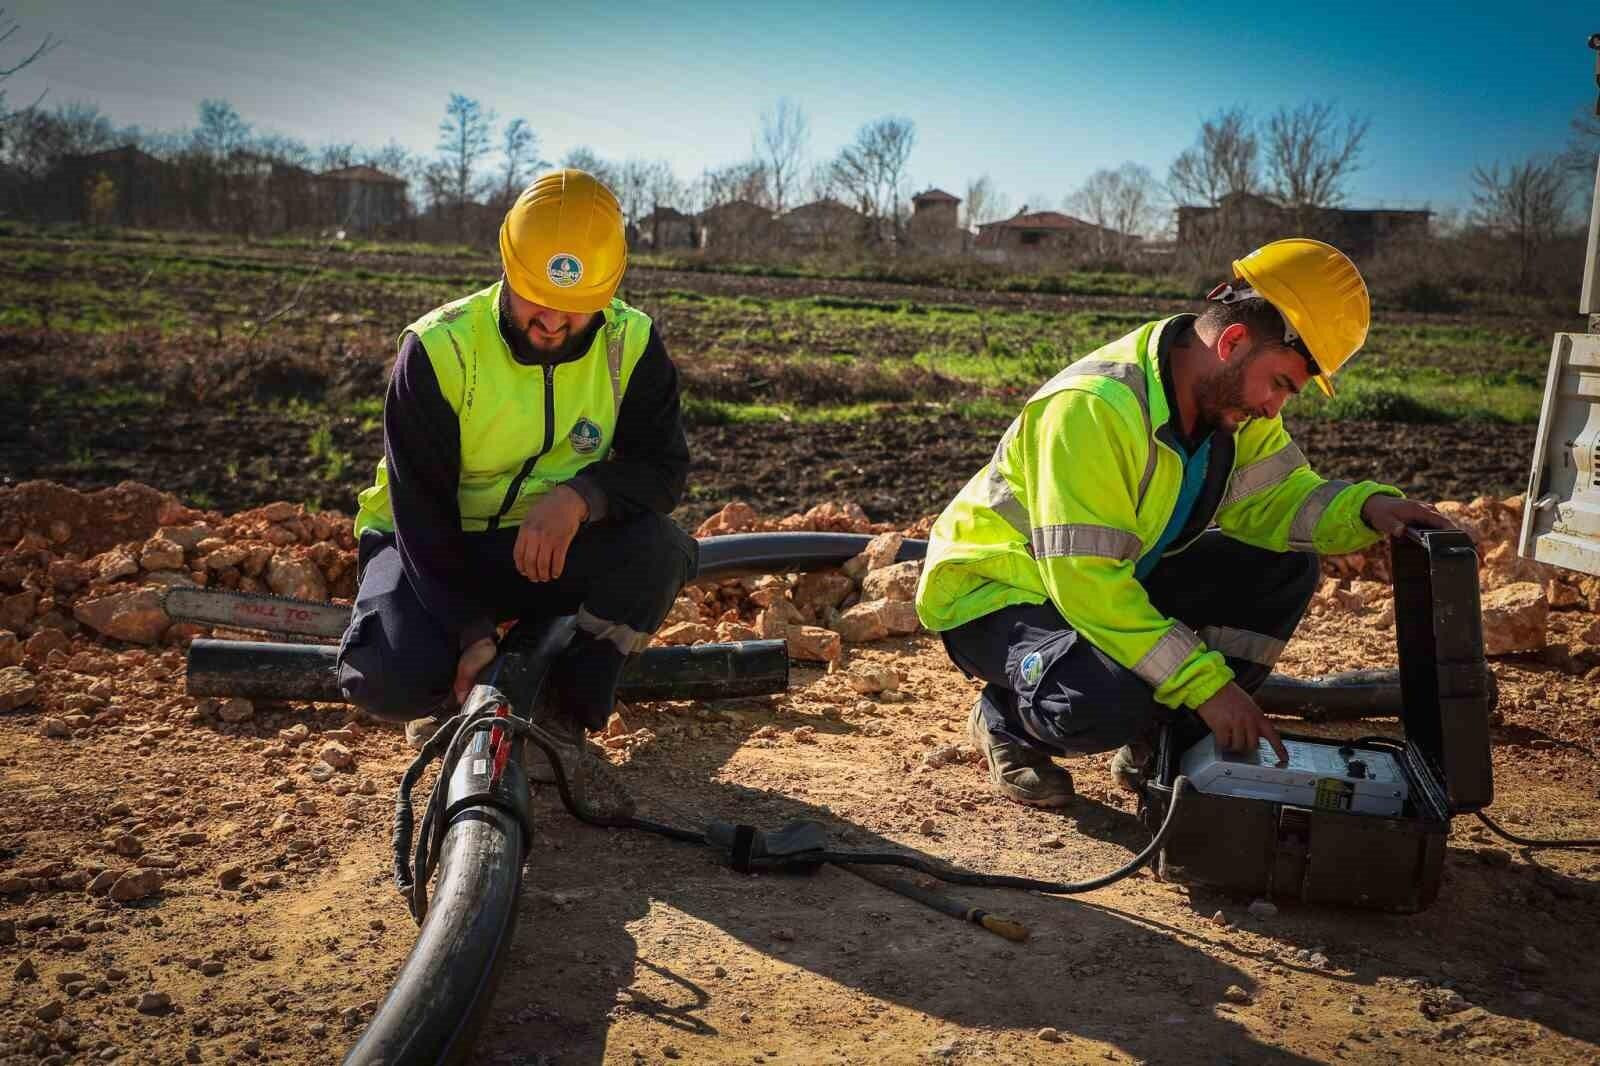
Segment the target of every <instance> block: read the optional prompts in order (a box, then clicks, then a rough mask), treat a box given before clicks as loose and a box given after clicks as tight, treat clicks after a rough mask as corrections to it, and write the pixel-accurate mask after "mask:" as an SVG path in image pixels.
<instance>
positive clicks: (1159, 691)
mask: <svg viewBox="0 0 1600 1066" xmlns="http://www.w3.org/2000/svg"><path fill="white" fill-rule="evenodd" d="M1191 320H1192V316H1180V318H1176V319H1164V320H1161V321H1157V322H1150V323H1147V324H1145V325H1144V326H1142V327H1140V328H1139V329H1137V330H1135V331H1134V332H1132V333H1130V334H1128V335H1127V336H1126V337H1123V338H1121V339H1120V340H1117V341H1113V342H1112V343H1111V344H1108V345H1106V346H1105V347H1104V348H1101V349H1099V350H1098V351H1096V352H1093V353H1091V354H1090V355H1088V356H1086V357H1085V358H1083V359H1081V360H1079V361H1078V362H1076V363H1073V364H1072V365H1071V366H1069V367H1067V368H1066V369H1065V370H1063V371H1061V373H1059V374H1057V375H1056V376H1055V377H1054V378H1052V379H1051V380H1050V381H1049V382H1047V383H1046V384H1045V385H1044V386H1043V387H1042V388H1041V389H1039V391H1038V392H1036V393H1034V395H1033V397H1032V399H1030V400H1029V401H1028V403H1027V404H1026V406H1024V407H1023V409H1022V413H1021V414H1020V415H1018V416H1017V418H1016V420H1015V421H1014V422H1012V423H1011V427H1010V428H1009V429H1007V430H1006V432H1005V434H1004V436H1002V437H1001V439H1000V444H999V446H998V447H997V448H996V449H995V453H994V457H993V458H992V459H991V460H990V461H989V463H988V464H987V465H986V466H985V467H984V468H983V469H982V470H980V471H978V473H977V474H976V476H974V477H973V478H972V480H971V481H969V482H967V485H966V487H965V488H963V489H962V490H961V492H960V493H959V494H958V495H957V496H956V498H955V499H954V500H953V501H952V502H951V503H950V505H949V506H948V507H946V508H945V509H944V513H943V514H941V515H940V516H939V519H938V521H937V522H936V523H935V524H934V527H933V531H932V533H931V535H930V537H929V541H928V555H927V561H926V564H925V565H924V568H923V573H922V578H921V580H920V582H919V583H918V585H917V613H918V615H919V616H920V617H921V619H922V624H923V625H925V626H927V627H928V628H929V629H931V630H934V631H935V632H939V631H942V630H947V629H953V628H955V627H956V626H959V625H962V624H964V623H966V622H970V621H972V620H973V619H975V618H980V617H982V616H983V615H986V614H989V613H991V612H993V611H996V610H999V609H1000V608H1002V607H1007V606H1010V605H1012V604H1038V603H1044V602H1045V601H1046V600H1048V601H1050V602H1051V603H1053V604H1054V605H1055V607H1056V609H1057V610H1059V611H1060V612H1061V614H1062V617H1064V618H1065V619H1066V620H1067V621H1068V622H1070V623H1071V624H1072V626H1073V627H1074V628H1075V629H1077V630H1078V632H1079V633H1081V634H1082V635H1083V636H1084V637H1085V638H1086V639H1088V640H1089V641H1090V642H1091V643H1093V644H1094V646H1095V647H1097V648H1099V649H1100V650H1101V651H1102V652H1104V653H1105V654H1106V655H1109V656H1110V657H1111V658H1112V659H1114V660H1115V661H1116V662H1118V663H1120V664H1121V665H1122V666H1124V667H1127V668H1128V669H1130V670H1132V671H1134V673H1136V674H1137V675H1138V676H1139V677H1140V678H1142V679H1143V680H1144V681H1145V682H1147V683H1148V684H1149V685H1150V687H1151V689H1152V690H1153V691H1154V694H1155V698H1156V700H1157V701H1158V702H1160V703H1162V704H1165V705H1166V706H1169V707H1178V706H1184V707H1191V708H1193V707H1198V706H1199V705H1200V704H1202V703H1204V702H1205V701H1206V700H1207V699H1209V698H1210V697H1211V696H1212V695H1213V694H1215V693H1216V692H1217V690H1218V689H1220V688H1222V687H1223V686H1224V685H1226V684H1227V683H1228V682H1229V681H1230V680H1232V678H1233V671H1232V670H1230V669H1229V668H1228V666H1227V664H1226V663H1225V662H1224V661H1223V657H1222V654H1221V653H1220V652H1217V651H1214V650H1212V649H1209V648H1207V647H1206V646H1205V644H1204V643H1202V642H1201V640H1200V638H1199V637H1198V636H1196V635H1195V633H1194V632H1193V631H1191V630H1190V629H1189V628H1188V627H1187V626H1185V625H1183V624H1182V623H1181V622H1178V621H1175V620H1173V619H1171V618H1167V617H1165V616H1164V615H1162V614H1161V612H1159V611H1157V610H1156V609H1155V608H1154V607H1153V606H1152V605H1151V603H1150V599H1149V596H1148V595H1146V593H1145V590H1144V586H1142V585H1141V584H1140V583H1139V582H1138V581H1137V580H1136V579H1135V578H1134V567H1135V565H1136V564H1137V563H1138V561H1139V559H1140V558H1141V557H1142V556H1143V555H1144V554H1145V553H1146V552H1148V551H1150V550H1151V549H1152V548H1153V547H1154V546H1155V545H1156V542H1157V541H1158V539H1159V538H1160V537H1161V534H1162V532H1163V531H1164V530H1165V529H1166V527H1167V524H1168V521H1169V520H1170V519H1171V517H1172V514H1173V510H1174V506H1175V505H1176V503H1177V500H1178V493H1179V489H1180V487H1181V483H1182V478H1183V461H1182V459H1181V458H1180V455H1179V452H1178V451H1177V450H1176V448H1175V447H1174V445H1175V443H1176V439H1177V438H1176V433H1175V429H1174V427H1172V426H1169V425H1168V422H1169V420H1171V419H1172V418H1173V417H1175V412H1172V411H1169V410H1168V407H1167V400H1166V393H1165V391H1164V390H1163V388H1162V384H1161V376H1160V362H1159V359H1158V345H1159V343H1160V339H1161V337H1162V334H1163V331H1164V330H1167V329H1169V328H1170V329H1174V330H1176V329H1179V328H1181V327H1182V326H1183V325H1185V324H1186V323H1187V322H1188V321H1191ZM1230 444H1231V447H1229V445H1230ZM1210 462H1211V464H1212V468H1213V469H1212V474H1213V475H1214V476H1218V477H1220V476H1221V473H1223V472H1226V473H1227V483H1226V488H1225V490H1223V491H1221V492H1220V493H1218V492H1215V491H1213V492H1211V493H1202V497H1201V498H1202V504H1198V505H1197V506H1203V505H1204V502H1205V501H1206V500H1207V498H1208V497H1209V500H1210V505H1211V506H1212V507H1214V511H1213V513H1212V514H1211V515H1209V516H1208V515H1191V516H1190V519H1189V521H1188V522H1186V523H1185V529H1188V530H1204V529H1205V528H1206V527H1207V526H1209V525H1215V526H1217V527H1220V528H1221V530H1222V531H1223V532H1224V533H1226V534H1227V535H1229V536H1231V537H1234V538H1236V539H1238V540H1240V541H1243V542H1245V543H1247V544H1252V545H1255V546H1257V547H1260V548H1265V549H1268V550H1271V551H1288V550H1297V551H1315V552H1319V553H1322V554H1339V553H1343V552H1350V551H1358V550H1360V549H1362V548H1365V547H1367V546H1368V545H1370V544H1372V543H1373V542H1374V541H1375V540H1377V538H1378V534H1377V533H1375V532H1374V531H1373V530H1372V529H1371V528H1370V527H1368V526H1367V525H1366V523H1365V522H1363V521H1362V520H1361V508H1362V505H1363V504H1365V503H1366V501H1367V499H1368V498H1369V497H1371V496H1373V495H1376V494H1379V493H1384V494H1389V495H1394V496H1398V495H1400V493H1399V491H1398V490H1397V489H1394V488H1391V487H1389V486H1386V485H1379V484H1376V483H1374V482H1362V483H1360V484H1357V485H1352V484H1349V483H1347V482H1342V481H1328V480H1325V479H1323V478H1321V477H1318V476H1317V475H1316V474H1315V473H1313V472H1312V470H1311V468H1310V467H1309V466H1308V465H1307V464H1306V460H1305V456H1303V455H1302V454H1301V453H1300V449H1299V448H1297V447H1295V445H1294V443H1293V442H1292V441H1291V440H1290V439H1289V435H1288V433H1287V432H1285V430H1284V428H1283V422H1282V420H1281V419H1277V418H1272V419H1251V420H1249V421H1246V422H1244V423H1243V424H1242V425H1241V426H1240V427H1239V429H1238V430H1237V431H1236V432H1235V433H1234V434H1233V435H1232V438H1231V441H1230V440H1229V439H1228V438H1226V437H1222V438H1219V439H1218V441H1217V442H1216V443H1215V444H1214V445H1213V447H1212V450H1211V456H1210ZM1207 480H1208V481H1210V480H1211V478H1210V476H1208V479H1207ZM1192 539H1193V538H1190V540H1189V541H1182V540H1180V541H1179V542H1175V543H1173V544H1172V546H1171V547H1170V548H1169V549H1167V551H1166V552H1165V553H1164V554H1167V555H1170V554H1173V553H1175V552H1179V551H1182V550H1183V549H1184V548H1185V547H1186V546H1187V544H1188V543H1190V542H1192Z"/></svg>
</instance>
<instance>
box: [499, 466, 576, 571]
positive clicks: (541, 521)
mask: <svg viewBox="0 0 1600 1066" xmlns="http://www.w3.org/2000/svg"><path fill="white" fill-rule="evenodd" d="M588 517H589V505H588V503H586V502H585V501H584V498H583V495H582V493H580V492H578V490H577V489H574V488H569V487H567V486H566V485H557V486H556V487H555V488H553V489H551V490H550V491H549V492H547V493H545V494H544V495H543V496H540V497H539V498H538V499H537V500H535V501H533V506H532V507H530V508H528V514H527V517H525V518H523V520H522V526H521V527H520V528H519V529H518V530H517V545H516V547H515V548H514V549H513V550H512V557H513V558H514V559H515V560H516V563H517V570H518V571H519V572H521V574H522V576H523V577H525V578H527V579H528V580H529V581H554V580H555V579H556V578H558V577H560V576H561V571H562V568H563V567H565V566H566V565H567V549H568V548H569V547H571V546H572V538H573V537H575V536H577V533H578V527H579V526H580V525H582V524H583V520H584V519H585V518H588Z"/></svg>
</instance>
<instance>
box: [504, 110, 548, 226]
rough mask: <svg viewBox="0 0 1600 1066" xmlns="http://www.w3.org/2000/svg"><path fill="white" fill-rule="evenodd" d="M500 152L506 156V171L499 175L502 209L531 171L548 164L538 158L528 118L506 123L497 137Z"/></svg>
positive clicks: (520, 189)
mask: <svg viewBox="0 0 1600 1066" xmlns="http://www.w3.org/2000/svg"><path fill="white" fill-rule="evenodd" d="M500 153H501V154H502V155H503V156H505V169H504V170H503V171H501V174H500V197H499V199H500V204H501V206H504V207H509V206H510V205H511V201H512V200H514V199H516V197H517V194H518V193H520V192H521V191H522V187H523V185H525V184H527V181H528V179H529V177H531V176H532V174H533V172H534V171H536V170H538V169H539V168H541V167H544V166H546V165H548V164H546V162H545V161H544V160H543V159H542V158H540V156H539V135H538V134H537V133H535V132H533V127H531V126H529V125H528V120H527V119H522V118H514V119H512V120H511V121H510V122H508V123H506V128H505V130H504V132H503V133H502V134H501V136H500Z"/></svg>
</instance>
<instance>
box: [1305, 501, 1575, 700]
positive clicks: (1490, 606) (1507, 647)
mask: <svg viewBox="0 0 1600 1066" xmlns="http://www.w3.org/2000/svg"><path fill="white" fill-rule="evenodd" d="M1522 504H1523V501H1522V497H1521V496H1512V497H1510V498H1509V499H1505V500H1498V499H1495V498H1494V497H1492V496H1479V497H1478V498H1477V499H1475V500H1472V501H1470V502H1468V503H1458V502H1454V501H1447V502H1444V503H1441V504H1439V505H1438V506H1439V510H1440V511H1441V512H1442V513H1443V514H1445V515H1446V516H1448V517H1449V518H1450V519H1451V521H1453V522H1455V523H1456V524H1457V525H1459V526H1460V527H1461V528H1462V529H1463V530H1465V531H1466V532H1467V534H1468V535H1469V536H1470V537H1472V539H1473V541H1474V542H1475V543H1476V544H1477V547H1478V558H1479V559H1480V560H1481V563H1480V567H1479V572H1478V574H1479V585H1480V588H1481V594H1482V604H1483V642H1484V650H1485V652H1487V653H1488V654H1489V655H1512V654H1518V653H1544V654H1545V655H1546V657H1547V658H1553V659H1557V660H1560V661H1559V662H1555V663H1554V665H1559V666H1563V667H1565V668H1567V669H1568V670H1569V671H1570V672H1572V673H1577V674H1589V673H1593V674H1595V676H1596V677H1600V618H1597V617H1594V616H1600V578H1597V577H1590V576H1587V575H1583V574H1578V573H1575V572H1573V571H1570V570H1563V569H1561V568H1559V567H1554V566H1547V565H1545V564H1543V563H1536V562H1532V561H1531V560H1528V559H1524V558H1522V557H1521V556H1519V555H1518V554H1517V537H1518V534H1519V532H1520V530H1521V527H1522ZM1323 575H1324V576H1323V581H1322V586H1321V587H1320V588H1319V589H1318V590H1317V594H1316V596H1315V597H1314V598H1313V599H1312V601H1311V608H1312V610H1313V611H1331V612H1348V613H1353V614H1362V615H1369V614H1376V615H1378V618H1377V619H1376V620H1377V621H1379V622H1380V623H1381V624H1385V625H1392V624H1393V619H1394V598H1393V592H1392V589H1391V586H1390V574H1389V555H1388V549H1387V548H1386V547H1384V546H1382V545H1378V546H1376V547H1374V548H1371V549H1369V550H1367V551H1365V552H1361V553H1357V554H1354V555H1342V556H1336V557H1333V558H1328V559H1324V560H1323ZM1552 612H1573V613H1574V617H1575V620H1577V619H1582V621H1581V622H1579V623H1578V624H1576V625H1574V626H1570V627H1565V628H1568V629H1571V630H1573V631H1574V638H1575V639H1573V640H1572V641H1571V643H1570V645H1568V646H1565V647H1563V648H1555V647H1553V646H1551V644H1550V630H1551V614H1552Z"/></svg>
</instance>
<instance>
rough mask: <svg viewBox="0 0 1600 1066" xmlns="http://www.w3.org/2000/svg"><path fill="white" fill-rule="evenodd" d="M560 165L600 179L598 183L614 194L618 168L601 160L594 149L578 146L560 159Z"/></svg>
mask: <svg viewBox="0 0 1600 1066" xmlns="http://www.w3.org/2000/svg"><path fill="white" fill-rule="evenodd" d="M561 165H562V166H564V167H572V168H573V169H575V170H584V171H587V172H589V173H590V174H593V175H594V176H595V177H597V178H599V179H600V183H601V184H602V185H605V186H606V187H607V188H609V189H610V190H611V191H612V192H616V189H617V178H618V173H617V171H618V168H617V167H616V166H615V165H613V164H612V163H610V162H609V161H607V160H605V159H602V158H601V157H600V156H599V155H598V154H597V153H596V152H595V151H594V149H592V148H590V147H589V146H588V145H586V144H580V145H578V146H577V147H576V148H574V149H572V150H571V151H569V152H568V153H567V154H566V155H565V156H563V157H562V159H561Z"/></svg>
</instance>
